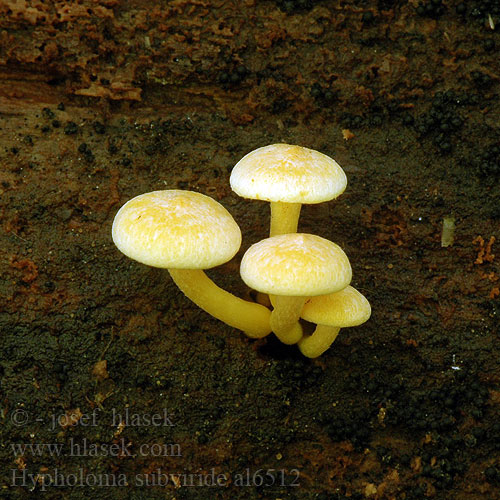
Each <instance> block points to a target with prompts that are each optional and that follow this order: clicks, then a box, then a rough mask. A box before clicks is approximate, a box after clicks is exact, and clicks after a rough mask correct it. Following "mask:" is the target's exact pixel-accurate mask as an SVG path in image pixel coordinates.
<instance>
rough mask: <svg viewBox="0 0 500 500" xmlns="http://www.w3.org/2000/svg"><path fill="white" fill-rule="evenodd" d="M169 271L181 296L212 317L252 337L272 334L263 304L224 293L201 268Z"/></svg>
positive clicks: (266, 310) (267, 312)
mask: <svg viewBox="0 0 500 500" xmlns="http://www.w3.org/2000/svg"><path fill="white" fill-rule="evenodd" d="M168 272H169V273H170V276H172V279H173V280H174V282H175V284H176V285H177V286H178V287H179V288H180V289H181V290H182V292H184V295H186V297H188V298H190V299H191V300H192V301H193V302H194V303H195V304H196V305H197V306H199V307H200V308H201V309H203V310H204V311H206V312H207V313H208V314H210V315H212V316H213V317H214V318H217V319H219V320H221V321H223V322H224V323H226V324H228V325H229V326H232V327H233V328H237V329H238V330H243V331H244V332H245V333H246V334H247V335H248V336H249V337H252V338H262V337H265V336H266V335H268V334H269V333H271V327H270V318H271V311H269V309H267V308H266V307H264V306H261V305H260V304H255V303H254V302H248V301H246V300H243V299H240V298H239V297H236V296H235V295H233V294H232V293H229V292H226V290H223V289H222V288H220V287H218V286H217V285H216V284H215V283H214V282H213V281H212V280H211V279H210V278H209V277H208V276H207V275H206V274H205V273H204V272H203V271H202V270H200V269H169V270H168Z"/></svg>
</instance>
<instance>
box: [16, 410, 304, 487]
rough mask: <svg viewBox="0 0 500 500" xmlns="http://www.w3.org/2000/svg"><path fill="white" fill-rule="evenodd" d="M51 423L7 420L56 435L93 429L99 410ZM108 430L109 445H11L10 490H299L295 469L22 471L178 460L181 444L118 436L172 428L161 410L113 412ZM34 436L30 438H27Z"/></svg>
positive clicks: (21, 414)
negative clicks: (71, 463) (78, 461)
mask: <svg viewBox="0 0 500 500" xmlns="http://www.w3.org/2000/svg"><path fill="white" fill-rule="evenodd" d="M49 417H50V418H49V419H43V418H38V417H33V416H32V415H30V413H29V412H28V411H26V410H25V409H23V408H18V409H16V410H14V411H13V412H12V413H11V415H10V420H11V423H12V424H13V425H15V426H16V427H26V428H28V427H30V424H34V423H41V424H48V428H49V430H50V431H54V432H57V433H59V432H60V430H61V429H64V428H67V427H76V426H80V427H97V426H100V425H102V422H100V421H99V409H97V408H96V409H94V410H93V411H92V412H91V413H88V414H83V413H82V412H80V410H79V409H77V410H72V411H71V412H67V413H64V414H51V415H49ZM106 425H108V426H111V427H113V428H115V429H116V431H115V432H114V434H113V443H102V442H99V443H95V442H92V441H89V440H88V439H86V438H81V439H77V438H73V437H70V438H69V439H68V442H67V443H48V442H44V443H42V442H38V443H37V442H18V443H10V450H11V452H12V455H13V457H14V462H15V463H16V465H17V468H15V469H14V468H13V469H11V470H10V474H11V481H10V485H11V486H13V487H16V486H17V487H24V488H27V489H29V490H30V491H33V490H35V489H39V490H42V491H44V490H46V489H47V488H54V487H56V488H57V487H62V488H65V487H69V488H73V487H99V486H102V487H113V486H115V487H116V486H118V487H123V486H126V487H130V486H133V487H148V486H160V487H165V486H169V485H170V486H173V487H175V488H179V487H183V486H184V487H228V486H236V487H271V486H274V487H298V486H300V481H299V480H300V471H299V470H298V469H288V468H287V469H285V468H283V469H265V468H261V469H257V470H252V469H250V468H247V469H245V470H244V471H241V472H237V473H227V472H216V470H215V468H211V469H210V471H209V472H202V473H198V472H197V473H192V472H171V471H169V470H168V471H166V470H163V469H162V468H160V467H158V468H156V469H155V470H154V471H153V472H151V473H147V474H144V473H138V474H133V475H130V474H125V473H92V472H91V471H89V468H88V467H81V468H77V469H74V470H71V471H68V470H66V468H64V469H61V468H58V467H56V468H54V469H49V468H48V467H44V468H43V469H40V470H39V471H38V472H30V471H29V470H28V468H27V467H26V465H27V462H28V463H29V462H30V460H29V459H30V458H31V459H32V458H34V457H50V458H53V459H57V458H58V457H75V458H78V457H79V458H81V457H88V458H96V457H113V458H114V457H117V458H120V459H122V458H134V457H182V456H183V454H182V448H181V445H180V444H179V443H165V442H164V443H142V444H137V443H136V444H132V443H131V442H130V441H128V440H127V439H125V438H123V437H120V438H119V434H121V432H122V431H123V430H124V429H125V428H126V427H157V428H162V430H163V431H164V430H165V428H170V427H174V426H175V422H174V418H173V416H172V415H171V413H170V412H169V411H168V410H167V409H166V408H164V409H163V410H162V411H160V412H158V413H152V414H146V413H137V412H133V411H132V410H131V409H130V408H125V409H124V410H123V411H117V410H116V409H112V410H111V412H110V414H108V418H107V419H106ZM32 437H34V433H30V438H32Z"/></svg>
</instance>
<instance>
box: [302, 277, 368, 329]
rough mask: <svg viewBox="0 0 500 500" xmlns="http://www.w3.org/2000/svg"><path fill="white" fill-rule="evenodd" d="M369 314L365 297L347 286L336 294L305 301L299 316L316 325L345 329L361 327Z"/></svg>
mask: <svg viewBox="0 0 500 500" xmlns="http://www.w3.org/2000/svg"><path fill="white" fill-rule="evenodd" d="M371 312H372V308H371V306H370V303H369V302H368V300H367V299H366V297H365V296H364V295H362V294H361V293H359V292H358V291H357V290H356V289H355V288H353V287H352V286H350V285H349V286H347V287H346V288H344V289H343V290H340V291H338V292H334V293H330V294H328V295H321V296H319V297H311V298H310V299H308V300H306V303H305V304H304V308H303V309H302V313H301V315H300V316H301V317H302V318H304V319H305V320H306V321H311V322H312V323H316V324H318V325H325V326H338V327H341V328H346V327H348V326H358V325H361V324H362V323H364V322H365V321H367V320H368V318H369V317H370V315H371Z"/></svg>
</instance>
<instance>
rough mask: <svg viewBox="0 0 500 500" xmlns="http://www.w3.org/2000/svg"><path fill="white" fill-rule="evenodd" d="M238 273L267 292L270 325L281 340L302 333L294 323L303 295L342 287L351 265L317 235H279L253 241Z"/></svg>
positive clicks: (294, 338) (288, 340) (292, 341)
mask: <svg viewBox="0 0 500 500" xmlns="http://www.w3.org/2000/svg"><path fill="white" fill-rule="evenodd" d="M240 273H241V277H242V279H243V281H244V282H245V283H246V284H247V285H248V286H249V287H251V288H253V289H255V290H257V291H259V292H262V293H267V294H270V298H271V302H272V304H273V306H274V310H273V311H272V313H271V329H272V330H273V332H274V333H275V334H276V336H277V337H278V338H279V339H280V340H281V341H282V342H283V343H285V344H295V343H296V342H298V341H299V340H300V339H301V338H302V327H301V326H300V323H299V322H298V320H299V317H300V313H301V311H302V307H303V306H304V303H305V302H306V300H307V298H309V297H312V296H315V295H324V294H328V293H332V292H336V291H339V290H342V289H343V288H345V287H346V286H347V285H348V284H349V283H350V281H351V277H352V270H351V265H350V264H349V259H348V258H347V256H346V254H345V253H344V251H343V250H342V249H341V248H340V247H339V246H338V245H336V244H335V243H332V242H331V241H328V240H326V239H324V238H321V237H320V236H316V235H313V234H304V233H293V234H282V235H277V236H273V237H271V238H267V239H265V240H262V241H260V242H259V243H256V244H254V245H252V246H251V247H250V248H249V249H248V250H247V251H246V253H245V255H244V256H243V259H242V261H241V267H240Z"/></svg>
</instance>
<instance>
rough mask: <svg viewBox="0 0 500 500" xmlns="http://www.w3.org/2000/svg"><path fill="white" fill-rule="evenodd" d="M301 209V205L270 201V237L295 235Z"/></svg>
mask: <svg viewBox="0 0 500 500" xmlns="http://www.w3.org/2000/svg"><path fill="white" fill-rule="evenodd" d="M301 208H302V204H301V203H283V202H280V201H272V202H271V231H270V236H277V235H278V234H288V233H296V232H297V226H298V224H299V216H300V209H301Z"/></svg>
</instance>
